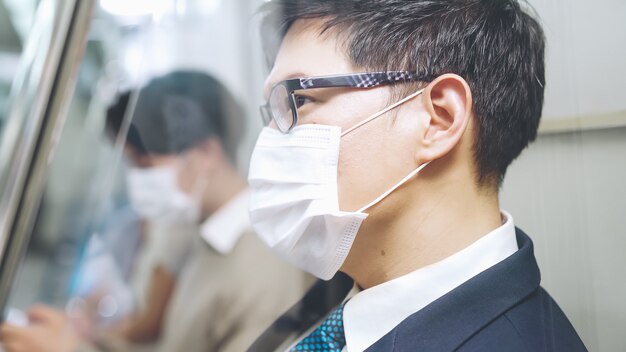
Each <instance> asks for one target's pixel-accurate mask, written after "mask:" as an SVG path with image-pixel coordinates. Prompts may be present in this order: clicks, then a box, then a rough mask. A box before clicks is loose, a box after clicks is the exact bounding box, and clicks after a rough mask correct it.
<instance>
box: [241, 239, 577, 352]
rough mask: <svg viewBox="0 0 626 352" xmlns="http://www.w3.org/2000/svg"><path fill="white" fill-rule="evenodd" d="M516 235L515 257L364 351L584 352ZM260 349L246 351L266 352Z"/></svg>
mask: <svg viewBox="0 0 626 352" xmlns="http://www.w3.org/2000/svg"><path fill="white" fill-rule="evenodd" d="M516 235H517V243H518V247H519V250H518V251H517V252H515V253H514V254H513V255H511V256H509V257H508V258H507V259H505V260H503V261H502V262H500V263H498V264H496V265H494V266H493V267H491V268H489V269H487V270H485V271H484V272H482V273H480V274H479V275H477V276H475V277H473V278H472V279H470V280H468V281H467V282H465V283H463V284H462V285H461V286H459V287H457V288H455V289H454V290H452V291H450V292H449V293H447V294H446V295H444V296H442V297H440V298H439V299H437V300H436V301H434V302H433V303H431V304H429V305H428V306H426V307H425V308H423V309H421V310H420V311H418V312H417V313H415V314H413V315H411V316H409V317H408V318H407V319H405V320H404V321H402V323H400V324H399V325H398V326H397V327H396V328H394V329H393V330H392V331H390V332H389V333H388V334H386V335H385V336H383V337H382V338H381V339H380V340H378V341H377V342H376V343H375V344H374V345H372V346H370V347H369V348H368V349H367V351H368V352H391V351H397V352H400V351H417V352H434V351H436V352H445V351H462V352H470V351H504V352H518V351H520V352H521V351H524V352H540V351H555V352H578V351H587V349H586V348H585V345H584V344H583V342H582V341H581V339H580V337H579V336H578V334H577V333H576V331H575V330H574V328H573V327H572V324H571V323H570V322H569V320H568V319H567V317H566V316H565V314H564V313H563V311H562V310H561V309H560V308H559V306H558V305H557V304H556V302H555V301H554V300H553V299H552V297H550V295H549V294H548V293H547V292H546V291H545V290H544V289H543V288H542V287H541V286H539V282H540V274H539V267H538V266H537V261H536V260H535V255H534V252H533V244H532V241H531V240H530V238H529V237H528V236H527V235H526V234H525V233H524V232H522V231H521V230H519V229H516ZM314 289H315V287H314ZM279 321H280V319H279ZM271 331H272V328H270V329H268V332H266V334H268V333H269V334H270V335H271ZM261 340H262V338H260V339H259V340H258V341H261ZM265 347H269V346H268V345H265V346H262V344H255V345H253V348H252V349H251V350H255V351H271V350H272V349H266V348H265Z"/></svg>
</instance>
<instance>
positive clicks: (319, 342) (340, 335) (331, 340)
mask: <svg viewBox="0 0 626 352" xmlns="http://www.w3.org/2000/svg"><path fill="white" fill-rule="evenodd" d="M345 345H346V336H345V335H344V332H343V304H341V305H340V306H339V307H337V308H336V309H335V310H334V311H332V312H331V313H330V314H329V315H328V318H326V320H324V322H322V324H321V325H320V326H318V327H317V329H315V330H313V332H311V333H310V334H309V335H308V336H307V337H305V338H304V339H302V340H301V341H300V342H298V344H297V345H296V346H295V347H294V348H292V349H291V350H290V352H300V351H311V352H341V350H342V349H343V347H344V346H345Z"/></svg>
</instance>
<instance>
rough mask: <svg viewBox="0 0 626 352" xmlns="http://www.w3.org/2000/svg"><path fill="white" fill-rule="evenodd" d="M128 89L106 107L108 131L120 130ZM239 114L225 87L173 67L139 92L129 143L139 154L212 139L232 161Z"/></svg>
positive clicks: (181, 148)
mask: <svg viewBox="0 0 626 352" xmlns="http://www.w3.org/2000/svg"><path fill="white" fill-rule="evenodd" d="M130 96H131V95H130V92H124V93H122V94H121V95H120V97H119V99H118V100H117V102H116V103H114V104H113V105H111V106H110V107H109V109H108V111H107V123H106V125H107V129H108V130H109V131H110V132H111V131H112V132H113V134H117V133H119V131H120V129H121V126H122V121H123V118H124V116H125V114H126V110H127V108H128V106H129V101H130ZM242 117H243V112H242V110H241V108H240V107H239V105H238V104H236V102H235V99H234V97H233V96H232V95H231V93H230V92H229V91H228V90H227V89H226V87H225V86H224V85H223V84H222V83H221V82H220V81H218V80H217V79H216V78H214V77H213V76H210V75H208V74H206V73H203V72H199V71H175V72H172V73H169V74H166V75H164V76H161V77H157V78H154V79H152V80H151V81H150V82H149V83H148V84H147V85H146V86H145V87H143V88H142V89H141V90H140V91H139V96H138V97H137V102H136V105H135V109H134V111H133V113H132V120H131V121H132V122H131V124H130V127H129V131H128V138H127V143H128V144H130V145H131V146H132V147H134V148H135V150H137V151H138V152H140V153H146V154H149V153H153V154H162V155H163V154H177V153H181V152H184V151H185V150H188V149H190V148H192V147H193V146H195V145H196V144H197V143H199V142H202V141H204V140H206V139H207V138H210V137H215V138H218V139H219V140H220V142H221V143H222V145H223V146H224V149H225V151H226V153H227V155H228V156H229V157H230V158H231V160H235V155H236V149H237V144H238V138H239V136H235V135H234V132H235V131H238V132H241V131H242V128H243V126H242V125H243V124H242V123H241V120H242Z"/></svg>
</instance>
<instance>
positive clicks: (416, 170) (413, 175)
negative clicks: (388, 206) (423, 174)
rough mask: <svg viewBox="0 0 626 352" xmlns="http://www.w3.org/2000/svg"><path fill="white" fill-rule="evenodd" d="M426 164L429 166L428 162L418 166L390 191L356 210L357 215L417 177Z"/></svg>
mask: <svg viewBox="0 0 626 352" xmlns="http://www.w3.org/2000/svg"><path fill="white" fill-rule="evenodd" d="M428 164H430V161H429V162H426V163H423V164H422V165H420V167H418V168H417V169H415V170H413V171H412V172H411V173H410V174H408V175H407V176H406V177H405V178H403V179H402V180H401V181H400V182H398V183H396V185H395V186H393V187H391V189H389V190H388V191H387V192H385V193H383V194H381V195H380V197H378V198H376V199H374V200H373V201H372V202H371V203H369V204H368V205H366V206H364V207H363V208H361V209H359V210H357V212H358V213H362V212H364V211H366V210H367V209H369V208H371V207H373V206H374V205H376V204H378V203H379V202H380V201H382V200H383V199H385V198H387V196H388V195H390V194H391V193H392V192H393V191H395V190H396V189H398V188H399V187H400V186H402V185H403V184H405V183H406V182H407V181H408V180H410V179H411V178H413V177H415V175H417V174H418V173H419V172H420V171H422V169H423V168H425V167H426V166H427V165H428Z"/></svg>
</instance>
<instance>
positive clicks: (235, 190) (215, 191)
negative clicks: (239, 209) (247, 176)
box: [202, 167, 247, 220]
mask: <svg viewBox="0 0 626 352" xmlns="http://www.w3.org/2000/svg"><path fill="white" fill-rule="evenodd" d="M210 182H211V183H212V184H211V185H210V186H209V187H208V188H207V190H206V191H205V192H204V198H203V203H202V211H203V214H202V215H203V216H202V218H203V219H205V220H206V219H208V218H209V217H210V216H211V215H212V214H213V213H215V212H216V211H218V210H219V209H220V208H221V207H222V206H224V205H225V204H227V203H228V202H230V201H231V200H232V199H233V198H235V197H236V196H237V195H238V194H239V193H241V192H242V191H243V190H245V189H246V187H247V184H246V181H245V180H244V179H243V178H242V177H241V176H240V175H239V174H238V173H237V171H236V170H235V169H234V168H226V167H224V168H222V169H221V170H220V171H219V172H218V173H217V174H215V175H214V177H213V178H212V179H211V180H210Z"/></svg>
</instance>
